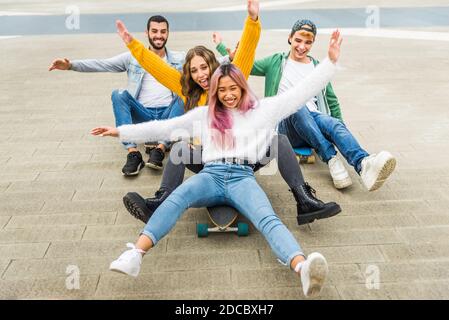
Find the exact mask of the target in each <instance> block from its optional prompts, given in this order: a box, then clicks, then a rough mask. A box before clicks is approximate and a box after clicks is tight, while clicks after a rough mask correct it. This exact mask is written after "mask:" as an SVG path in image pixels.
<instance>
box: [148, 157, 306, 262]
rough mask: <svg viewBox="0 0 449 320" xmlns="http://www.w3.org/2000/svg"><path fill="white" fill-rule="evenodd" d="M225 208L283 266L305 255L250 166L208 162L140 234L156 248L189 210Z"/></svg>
mask: <svg viewBox="0 0 449 320" xmlns="http://www.w3.org/2000/svg"><path fill="white" fill-rule="evenodd" d="M218 205H228V206H232V207H234V208H236V209H237V210H238V211H239V212H240V213H242V214H243V215H244V216H245V217H246V218H248V219H249V220H250V221H251V223H252V224H253V225H254V226H255V227H256V228H257V230H259V231H260V232H261V233H262V234H263V236H264V237H265V239H266V240H267V241H268V243H269V244H270V246H271V249H272V250H273V251H274V253H275V254H276V256H277V257H278V259H279V261H280V262H281V263H282V264H285V265H290V262H291V260H292V259H293V258H294V257H295V256H297V255H304V254H303V253H302V249H301V247H300V246H299V244H298V242H297V241H296V239H295V238H294V237H293V235H292V234H291V232H290V231H289V230H288V229H287V227H286V226H285V225H284V224H283V223H282V221H281V220H280V219H279V218H278V216H277V215H276V213H274V211H273V208H272V206H271V204H270V201H269V200H268V198H267V196H266V194H265V193H264V191H263V190H262V189H261V187H260V186H259V185H258V184H257V182H256V179H255V177H254V173H253V170H252V169H251V168H250V167H249V166H244V165H237V164H230V163H219V162H210V163H207V164H206V165H205V166H204V169H203V170H201V171H200V172H199V173H198V174H196V175H194V176H192V177H190V178H188V179H187V180H186V181H185V182H184V183H183V184H181V185H180V186H179V187H178V188H176V189H175V191H173V192H172V193H171V194H170V196H169V197H168V198H167V199H165V201H164V202H163V203H162V204H161V205H160V206H159V207H158V208H157V209H156V211H155V212H154V214H153V215H152V216H151V218H150V220H148V223H147V225H146V226H145V228H144V231H143V232H142V234H144V235H146V236H147V237H149V238H150V239H151V240H152V241H153V244H154V245H155V244H156V243H157V242H158V241H159V240H161V239H162V238H163V237H164V236H165V235H166V234H167V233H168V232H169V231H170V230H171V229H172V228H173V227H174V226H175V224H176V221H177V220H178V219H179V218H180V217H181V215H182V214H183V213H184V212H185V211H186V210H187V209H188V208H202V207H213V206H218Z"/></svg>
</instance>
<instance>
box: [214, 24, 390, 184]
mask: <svg viewBox="0 0 449 320" xmlns="http://www.w3.org/2000/svg"><path fill="white" fill-rule="evenodd" d="M316 33H317V28H316V26H315V24H314V23H313V22H312V21H310V20H298V21H297V22H296V23H295V24H294V25H293V27H292V30H291V32H290V35H289V37H288V43H289V45H290V51H289V52H281V53H275V54H273V55H271V56H268V57H265V58H263V59H260V60H257V61H255V63H254V66H253V69H252V71H251V75H255V76H264V77H265V96H266V97H270V96H275V95H277V94H279V93H282V92H285V91H287V90H288V89H289V88H291V87H293V86H294V85H295V84H296V83H298V82H300V81H303V80H304V79H305V78H306V76H307V75H308V74H309V73H311V72H312V70H313V69H314V68H315V66H316V65H317V64H318V63H319V61H318V60H316V59H314V58H313V57H311V56H310V55H308V54H309V52H310V50H311V49H312V46H313V44H314V41H315V37H316ZM214 42H215V43H217V50H218V51H219V52H220V53H221V54H222V55H226V54H228V53H231V51H230V50H229V49H227V47H226V46H225V45H224V44H223V42H221V37H220V35H219V34H217V33H214ZM231 58H232V55H231ZM278 131H279V133H281V134H284V135H286V136H287V137H288V139H289V140H290V143H291V145H292V146H293V147H295V148H300V147H312V148H314V149H315V151H316V152H317V154H318V155H319V157H320V158H321V160H322V161H324V162H325V163H327V164H328V165H329V171H330V174H331V176H332V180H333V183H334V186H335V187H336V188H337V189H343V188H346V187H349V186H350V185H351V184H352V181H351V177H350V176H349V173H348V171H347V170H346V168H345V167H344V165H343V163H342V162H341V160H340V159H339V158H338V157H337V150H336V149H335V146H336V147H337V148H338V150H339V151H340V152H341V154H342V155H343V157H344V158H345V159H346V160H347V162H348V163H349V164H350V165H352V166H353V167H354V169H355V170H356V172H357V173H358V174H359V175H360V176H361V178H362V181H363V184H364V185H365V187H366V188H367V189H368V190H369V191H373V190H376V189H378V188H380V187H381V186H382V184H383V182H384V181H385V180H386V179H387V178H388V176H389V175H390V174H391V173H392V172H393V170H394V168H395V165H396V160H395V158H394V157H393V156H392V155H391V154H390V153H389V152H387V151H381V152H380V153H378V154H372V155H369V154H368V153H367V152H366V151H365V150H363V149H362V148H361V147H360V145H359V143H358V142H357V140H356V139H355V138H354V136H353V135H352V133H351V132H350V131H349V130H348V129H347V127H346V125H345V124H344V123H343V121H342V115H341V110H340V105H339V103H338V99H337V97H336V95H335V93H334V90H333V88H332V85H331V84H330V83H329V84H328V85H327V86H326V88H324V90H323V91H321V92H320V93H319V94H318V95H317V96H315V97H314V98H312V99H311V100H309V101H308V102H307V103H306V105H305V106H298V111H297V112H296V113H294V114H293V115H291V116H289V117H288V118H286V119H284V120H282V121H281V122H280V123H279V125H278ZM334 145H335V146H334Z"/></svg>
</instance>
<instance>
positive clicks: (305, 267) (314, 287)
mask: <svg viewBox="0 0 449 320" xmlns="http://www.w3.org/2000/svg"><path fill="white" fill-rule="evenodd" d="M328 272H329V268H328V267H327V261H326V258H324V257H323V255H322V254H321V253H318V252H313V253H311V254H310V255H309V256H308V257H307V259H306V261H304V262H303V264H302V266H301V282H302V291H303V292H304V295H305V296H306V297H308V298H309V297H310V298H313V297H316V296H318V295H319V294H320V292H321V289H322V288H323V284H324V281H325V280H326V277H327V273H328Z"/></svg>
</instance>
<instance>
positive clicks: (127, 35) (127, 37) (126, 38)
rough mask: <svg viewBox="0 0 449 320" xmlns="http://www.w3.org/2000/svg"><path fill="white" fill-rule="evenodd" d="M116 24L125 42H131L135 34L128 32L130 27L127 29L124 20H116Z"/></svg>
mask: <svg viewBox="0 0 449 320" xmlns="http://www.w3.org/2000/svg"><path fill="white" fill-rule="evenodd" d="M115 25H116V27H117V32H118V35H119V36H120V38H122V40H123V42H124V43H126V44H129V43H130V42H131V41H133V39H134V38H133V36H132V35H131V34H130V33H129V32H128V29H126V26H125V24H124V23H123V22H122V21H120V20H117V21H115Z"/></svg>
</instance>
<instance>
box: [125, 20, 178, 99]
mask: <svg viewBox="0 0 449 320" xmlns="http://www.w3.org/2000/svg"><path fill="white" fill-rule="evenodd" d="M116 26H117V32H118V34H119V36H120V37H121V38H122V40H123V42H125V44H126V46H127V47H128V49H129V51H130V52H131V54H132V55H133V56H134V58H136V60H137V61H138V62H139V64H140V65H141V66H142V67H143V68H144V69H145V70H146V71H147V72H149V73H150V74H151V75H152V76H153V77H155V78H156V80H157V81H159V82H160V83H161V84H162V85H164V86H165V87H167V88H168V89H170V90H171V91H173V92H174V93H176V94H177V95H179V96H180V97H182V98H183V99H184V100H185V97H184V96H183V94H182V87H181V73H180V72H179V71H178V70H176V68H173V67H172V66H170V65H169V64H168V63H166V62H165V61H164V60H162V59H161V58H160V57H159V56H158V55H157V54H155V53H154V52H152V51H151V50H148V49H147V48H145V46H144V45H143V43H142V42H140V41H139V40H136V39H134V37H133V36H132V35H131V34H130V33H129V32H128V30H127V29H126V26H125V24H124V23H123V22H122V21H120V20H117V21H116Z"/></svg>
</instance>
